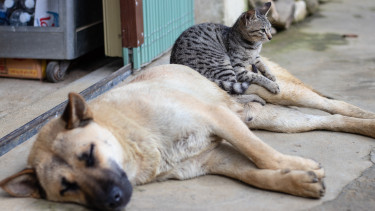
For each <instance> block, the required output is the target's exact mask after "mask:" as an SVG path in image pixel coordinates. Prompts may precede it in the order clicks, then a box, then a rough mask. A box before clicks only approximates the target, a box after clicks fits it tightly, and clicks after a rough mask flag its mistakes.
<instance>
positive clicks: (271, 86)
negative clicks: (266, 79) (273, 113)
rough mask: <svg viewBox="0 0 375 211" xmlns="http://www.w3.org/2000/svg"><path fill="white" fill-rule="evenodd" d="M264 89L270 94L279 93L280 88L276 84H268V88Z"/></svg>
mask: <svg viewBox="0 0 375 211" xmlns="http://www.w3.org/2000/svg"><path fill="white" fill-rule="evenodd" d="M265 88H266V89H268V91H269V92H271V93H272V94H279V93H280V87H279V85H278V84H277V83H276V82H272V83H269V84H268V86H267V87H265Z"/></svg>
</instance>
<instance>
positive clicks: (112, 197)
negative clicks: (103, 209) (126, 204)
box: [107, 186, 124, 209]
mask: <svg viewBox="0 0 375 211" xmlns="http://www.w3.org/2000/svg"><path fill="white" fill-rule="evenodd" d="M123 195H124V194H123V192H122V190H121V189H120V188H119V187H117V186H114V187H113V188H112V189H111V190H110V192H109V196H108V201H107V203H108V204H107V206H108V207H109V208H110V209H116V208H118V207H119V206H122V205H123V204H122V203H123V200H122V199H123Z"/></svg>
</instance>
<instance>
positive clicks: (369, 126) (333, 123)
mask: <svg viewBox="0 0 375 211" xmlns="http://www.w3.org/2000/svg"><path fill="white" fill-rule="evenodd" d="M240 116H241V118H242V119H243V121H244V122H245V123H246V124H247V125H248V127H249V128H251V129H263V130H268V131H274V132H282V133H298V132H306V131H312V130H330V131H338V132H348V133H356V134H361V135H365V136H369V137H372V138H375V119H361V118H355V117H348V116H342V115H339V114H335V115H324V116H319V115H311V114H305V113H302V112H300V111H299V110H297V109H294V108H290V107H285V106H280V105H273V104H266V105H265V106H262V105H260V104H258V103H248V104H246V105H245V108H244V110H243V111H242V113H240Z"/></svg>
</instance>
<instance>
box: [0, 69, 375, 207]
mask: <svg viewBox="0 0 375 211" xmlns="http://www.w3.org/2000/svg"><path fill="white" fill-rule="evenodd" d="M267 64H268V65H269V66H270V69H271V70H273V74H275V75H276V77H277V81H278V83H279V84H280V88H281V90H282V91H281V93H280V94H278V95H271V94H268V92H267V91H266V90H263V89H262V88H260V87H256V86H253V87H252V88H251V89H249V90H248V92H249V94H251V93H253V94H258V95H259V96H261V97H262V98H263V99H266V100H267V101H268V102H272V103H274V104H266V105H265V106H262V105H260V104H259V103H254V102H250V103H246V104H245V105H243V104H240V103H238V102H237V101H236V100H235V99H234V98H232V97H231V96H229V95H228V94H226V93H225V92H224V91H222V90H221V89H220V88H218V87H217V86H216V85H215V84H214V83H212V82H210V81H208V80H207V79H205V78H204V77H203V76H201V75H200V74H199V73H197V72H196V71H194V70H192V69H190V68H188V67H185V66H181V65H164V66H159V67H155V68H152V69H150V70H147V71H143V72H141V73H140V74H138V75H137V76H135V77H134V78H133V79H132V80H131V81H130V82H129V83H128V84H127V85H126V86H123V87H120V88H116V89H114V90H111V91H110V92H108V93H105V94H104V95H102V96H100V97H99V98H97V99H95V100H93V101H92V102H91V103H90V105H87V104H86V102H85V101H84V99H83V98H82V97H80V96H79V95H78V94H74V93H71V94H69V103H68V105H67V107H66V109H65V111H64V113H63V115H62V117H61V118H58V119H55V120H53V121H51V122H49V123H48V124H47V125H46V126H45V127H43V128H42V129H41V131H40V133H39V135H38V138H37V140H36V142H35V143H34V146H33V148H32V150H31V152H30V155H29V159H28V166H27V169H25V170H23V171H21V172H19V173H17V174H15V175H13V176H11V177H9V178H6V179H4V180H3V181H2V182H1V183H0V186H1V187H2V188H3V189H4V190H5V191H6V192H8V193H9V194H10V195H12V196H19V197H35V198H45V199H48V200H52V201H59V202H75V203H79V204H83V205H86V206H88V207H93V208H96V209H100V210H119V209H121V208H123V207H125V205H126V204H127V203H128V201H129V200H130V196H131V193H132V185H139V184H145V183H149V182H153V181H161V180H166V179H170V178H174V179H181V180H183V179H189V178H193V177H197V176H201V175H205V174H218V175H223V176H227V177H231V178H234V179H238V180H241V181H243V182H245V183H247V184H249V185H252V186H255V187H258V188H263V189H267V190H273V191H280V192H285V193H289V194H293V195H296V196H303V197H312V198H320V197H321V196H323V195H324V192H325V188H324V185H323V177H324V170H323V169H322V167H321V166H320V165H319V164H318V163H317V162H315V161H313V160H310V159H305V158H302V157H297V156H289V155H285V154H282V153H280V152H277V151H276V150H274V149H273V148H271V147H270V146H268V145H267V144H265V143H264V142H262V141H261V140H260V139H259V138H258V137H257V136H255V135H254V134H253V133H252V132H251V131H250V130H249V128H248V127H250V128H260V129H266V130H271V131H279V132H300V131H308V130H314V129H327V130H334V131H345V132H353V133H359V134H363V135H367V136H371V137H375V130H374V129H375V119H371V118H375V115H374V114H373V113H370V112H366V111H363V110H360V109H359V108H357V107H354V106H352V105H349V104H346V103H344V102H340V101H334V100H329V99H327V98H324V97H322V96H320V95H319V94H316V93H315V92H314V91H313V90H311V89H309V88H307V87H306V86H304V85H303V84H302V83H301V82H300V81H298V80H297V79H295V78H294V77H293V76H291V75H290V74H289V73H288V72H286V71H285V70H283V69H281V68H280V67H278V66H276V65H275V64H273V63H270V62H267ZM242 101H245V102H246V96H244V97H243V98H242ZM275 104H282V105H299V106H306V107H314V108H318V109H322V110H325V111H328V112H330V113H339V114H342V115H329V116H312V115H306V114H303V113H300V112H298V111H297V110H295V109H290V108H288V107H284V106H280V105H275ZM343 115H347V116H352V117H346V116H343ZM244 122H245V123H246V124H247V125H246V124H244ZM224 140H225V141H224ZM239 152H240V153H239Z"/></svg>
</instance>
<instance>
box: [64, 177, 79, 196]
mask: <svg viewBox="0 0 375 211" xmlns="http://www.w3.org/2000/svg"><path fill="white" fill-rule="evenodd" d="M61 186H62V187H63V189H61V190H60V195H61V196H63V195H64V194H65V192H67V191H76V190H78V189H79V186H78V184H77V183H76V182H69V181H68V180H67V179H66V178H65V177H63V178H62V179H61Z"/></svg>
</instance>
